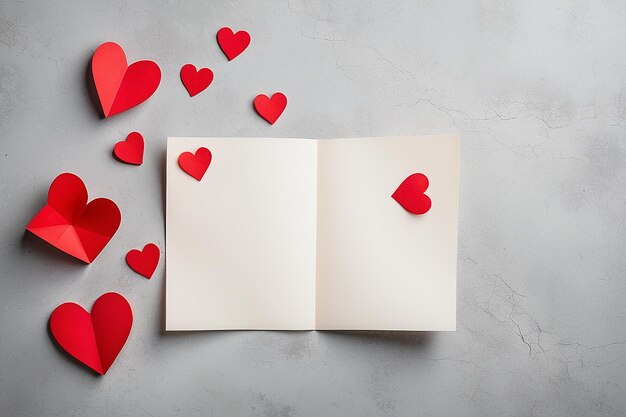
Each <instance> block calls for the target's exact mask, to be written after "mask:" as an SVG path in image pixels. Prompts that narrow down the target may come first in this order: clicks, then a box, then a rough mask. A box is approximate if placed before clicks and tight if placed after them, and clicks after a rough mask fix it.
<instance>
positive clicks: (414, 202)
mask: <svg viewBox="0 0 626 417" xmlns="http://www.w3.org/2000/svg"><path fill="white" fill-rule="evenodd" d="M427 189H428V177H426V175H424V174H411V175H409V176H408V177H407V178H406V179H405V180H404V181H402V184H400V186H399V187H398V189H397V190H396V191H395V192H394V193H393V194H392V195H391V197H393V199H394V200H396V201H397V202H398V203H399V204H400V205H401V206H402V207H404V209H405V210H406V211H408V212H409V213H413V214H424V213H426V212H427V211H428V210H430V206H431V204H432V202H431V201H430V197H428V196H427V195H426V194H424V193H425V192H426V190H427Z"/></svg>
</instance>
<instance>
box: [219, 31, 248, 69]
mask: <svg viewBox="0 0 626 417" xmlns="http://www.w3.org/2000/svg"><path fill="white" fill-rule="evenodd" d="M217 43H218V44H219V45H220V48H222V51H223V52H224V54H225V55H226V56H227V57H228V60H229V61H232V60H233V59H235V57H236V56H237V55H239V54H240V53H242V52H243V51H245V50H246V48H247V47H248V45H250V34H249V33H248V32H246V31H245V30H240V31H239V32H237V33H233V31H232V29H231V28H229V27H223V28H221V29H220V30H218V31H217Z"/></svg>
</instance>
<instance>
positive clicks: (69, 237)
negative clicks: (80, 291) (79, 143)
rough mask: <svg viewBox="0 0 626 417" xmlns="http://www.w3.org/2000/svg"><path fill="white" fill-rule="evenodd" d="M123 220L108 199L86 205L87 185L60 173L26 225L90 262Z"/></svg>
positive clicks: (58, 245)
mask: <svg viewBox="0 0 626 417" xmlns="http://www.w3.org/2000/svg"><path fill="white" fill-rule="evenodd" d="M121 221H122V215H121V213H120V210H119V208H118V207H117V205H116V204H115V203H114V202H113V201H111V200H109V199H107V198H96V199H95V200H93V201H91V202H90V203H89V204H87V188H86V187H85V184H84V183H83V181H82V180H81V179H80V178H79V177H78V176H76V175H74V174H70V173H64V174H60V175H59V176H58V177H56V178H55V179H54V181H52V184H51V185H50V189H49V190H48V204H47V205H46V206H44V207H43V208H42V209H41V210H40V211H39V213H37V214H36V215H35V217H33V219H32V220H31V221H30V223H28V225H27V226H26V230H28V231H30V232H32V233H34V234H35V235H37V236H39V237H40V238H42V239H43V240H45V241H46V242H48V243H50V244H51V245H52V246H54V247H56V248H58V249H60V250H62V251H63V252H65V253H68V254H70V255H72V256H74V257H76V258H78V259H80V260H82V261H84V262H87V263H91V262H92V261H93V260H94V259H96V257H97V256H98V254H99V253H100V252H101V251H102V249H104V247H105V246H106V245H107V243H109V241H110V240H111V238H112V237H113V235H114V234H115V232H116V231H117V229H118V227H119V226H120V222H121Z"/></svg>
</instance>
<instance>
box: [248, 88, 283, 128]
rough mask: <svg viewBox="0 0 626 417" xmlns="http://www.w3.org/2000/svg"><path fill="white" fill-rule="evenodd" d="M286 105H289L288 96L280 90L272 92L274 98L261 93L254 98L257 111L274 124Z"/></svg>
mask: <svg viewBox="0 0 626 417" xmlns="http://www.w3.org/2000/svg"><path fill="white" fill-rule="evenodd" d="M285 107H287V97H285V95H284V94H283V93H280V92H278V93H274V94H272V98H269V97H268V96H266V95H265V94H259V95H258V96H256V98H255V99H254V108H255V109H256V111H257V113H259V115H260V116H261V117H262V118H264V119H265V120H267V121H268V122H269V123H270V124H274V122H276V120H278V118H279V117H280V115H281V114H283V111H285Z"/></svg>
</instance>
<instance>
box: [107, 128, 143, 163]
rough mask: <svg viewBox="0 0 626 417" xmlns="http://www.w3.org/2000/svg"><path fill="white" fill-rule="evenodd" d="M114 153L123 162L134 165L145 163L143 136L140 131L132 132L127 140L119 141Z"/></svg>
mask: <svg viewBox="0 0 626 417" xmlns="http://www.w3.org/2000/svg"><path fill="white" fill-rule="evenodd" d="M113 154H114V155H115V156H116V157H117V158H118V159H119V160H120V161H122V162H126V163H127V164H133V165H141V164H142V163H143V136H141V133H139V132H131V133H130V134H129V135H128V136H127V137H126V140H123V141H120V142H117V143H116V144H115V147H114V148H113Z"/></svg>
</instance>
